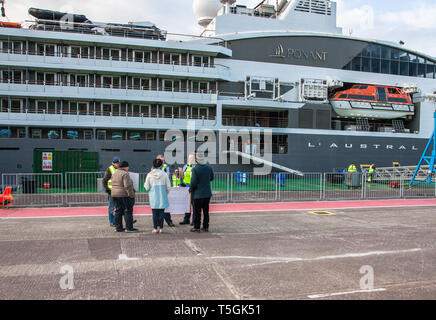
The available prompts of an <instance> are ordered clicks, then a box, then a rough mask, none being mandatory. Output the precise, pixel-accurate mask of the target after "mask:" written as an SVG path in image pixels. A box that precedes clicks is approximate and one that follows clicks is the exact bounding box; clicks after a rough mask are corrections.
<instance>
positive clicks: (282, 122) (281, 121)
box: [222, 115, 288, 128]
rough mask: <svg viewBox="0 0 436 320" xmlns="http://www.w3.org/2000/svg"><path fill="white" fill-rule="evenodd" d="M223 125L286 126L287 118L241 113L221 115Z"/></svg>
mask: <svg viewBox="0 0 436 320" xmlns="http://www.w3.org/2000/svg"><path fill="white" fill-rule="evenodd" d="M222 122H223V125H224V126H244V127H262V128H287V127H288V119H287V118H283V117H268V116H256V117H253V116H243V115H237V116H236V115H223V116H222Z"/></svg>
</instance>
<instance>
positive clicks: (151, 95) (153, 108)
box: [0, 0, 436, 173]
mask: <svg viewBox="0 0 436 320" xmlns="http://www.w3.org/2000/svg"><path fill="white" fill-rule="evenodd" d="M193 9H194V12H195V14H196V16H197V18H198V23H199V24H200V25H201V26H202V27H203V31H202V33H201V34H199V35H197V36H195V37H194V36H188V35H187V36H183V37H182V36H181V35H176V34H172V33H170V32H167V31H165V30H162V29H160V28H159V26H156V25H155V24H153V23H151V22H129V23H124V24H123V23H115V22H95V21H91V20H89V19H88V18H87V17H86V16H85V15H83V14H81V13H63V12H57V11H51V10H44V9H37V8H29V14H30V15H32V17H33V18H34V19H32V21H27V22H26V23H24V24H20V23H12V22H2V23H1V24H0V69H1V72H0V99H1V104H0V171H1V173H21V172H23V173H29V172H35V171H36V168H35V163H37V161H38V159H35V157H38V156H40V153H38V152H37V151H41V150H42V151H50V150H52V151H62V150H63V151H77V150H80V151H83V152H85V153H95V154H97V155H98V157H97V158H95V159H96V160H95V161H96V163H95V164H93V165H91V167H92V170H96V171H102V170H105V168H106V167H107V166H108V165H109V164H110V162H111V159H112V158H113V157H114V156H120V157H121V158H122V159H123V160H127V161H128V162H129V163H130V166H131V170H134V171H137V172H145V171H148V170H149V168H150V165H151V163H152V159H153V158H154V157H155V156H156V155H157V154H160V153H164V152H165V150H166V148H167V147H168V146H170V145H171V144H172V143H174V142H177V141H179V140H180V141H182V142H184V144H182V146H183V147H182V149H183V150H182V153H183V159H182V161H180V162H182V163H183V162H184V161H186V158H187V153H188V152H189V151H190V150H189V142H193V143H194V148H195V145H197V146H199V145H201V143H200V142H201V141H202V139H201V137H200V134H198V133H199V132H201V131H202V130H206V131H209V132H213V133H215V135H216V137H219V138H217V140H218V142H222V144H223V145H224V147H223V146H222V145H221V146H220V147H216V148H217V152H216V157H217V158H218V157H219V155H220V154H221V153H222V150H223V148H224V149H226V150H230V151H232V150H233V151H240V152H245V150H246V148H245V147H246V146H247V145H248V146H254V145H255V146H256V148H254V147H253V148H251V149H249V150H251V151H249V152H252V150H254V149H256V152H258V153H259V156H260V157H262V155H263V154H264V152H266V150H268V151H269V152H271V153H272V158H271V159H270V160H271V162H272V163H273V164H274V165H275V167H278V168H280V167H286V168H292V169H293V170H298V171H300V172H333V171H335V170H338V169H340V168H346V167H348V165H349V164H350V163H355V164H365V163H367V164H375V165H376V166H378V167H383V166H391V165H392V163H393V162H398V163H400V164H401V165H416V164H417V163H418V161H419V159H420V157H421V155H422V152H423V150H424V148H425V146H426V143H427V141H428V138H429V137H430V135H431V134H432V132H433V113H434V111H435V108H436V104H435V97H436V95H435V91H436V80H435V72H436V59H435V58H434V57H432V56H430V55H427V54H424V53H420V52H416V51H414V50H410V49H406V48H405V47H404V45H403V44H399V43H396V42H392V41H381V40H373V39H362V38H359V37H355V36H352V35H346V34H344V32H343V30H342V29H341V28H340V27H338V26H337V21H336V18H337V4H336V3H335V2H334V1H328V0H280V1H274V3H270V2H268V1H262V2H260V3H259V4H258V5H257V6H255V7H254V8H249V7H247V6H245V5H242V4H238V3H236V2H235V1H233V0H221V1H219V0H194V1H193ZM144 18H145V19H149V20H153V17H144ZM190 128H191V130H190ZM192 128H194V129H193V130H192ZM244 129H246V130H244ZM168 130H175V131H176V132H181V133H182V136H180V137H177V136H172V137H170V139H168V137H166V136H165V134H166V132H168ZM247 131H248V132H249V133H251V132H260V134H259V135H252V136H250V135H249V138H251V140H248V141H247V139H246V135H244V134H240V135H236V139H230V138H229V137H230V136H228V135H226V134H227V133H229V132H236V133H238V134H239V133H241V132H243V133H245V132H247ZM223 133H224V134H223ZM167 140H170V141H167ZM203 140H207V139H203ZM244 159H245V158H243V157H238V158H237V162H236V163H223V162H220V161H218V159H217V161H216V164H213V166H214V167H215V170H216V171H221V172H230V171H236V170H245V171H248V170H250V167H252V166H256V165H258V164H255V163H254V162H253V161H252V162H250V164H247V163H244ZM174 165H181V163H176V164H174ZM48 170H50V168H49V169H48ZM276 170H278V169H276Z"/></svg>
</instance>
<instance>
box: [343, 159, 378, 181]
mask: <svg viewBox="0 0 436 320" xmlns="http://www.w3.org/2000/svg"><path fill="white" fill-rule="evenodd" d="M347 172H348V173H354V172H358V170H357V167H356V165H355V164H354V163H352V164H350V165H349V166H348V169H347ZM374 176H375V164H371V165H369V168H368V177H367V181H368V182H372V181H373V179H374Z"/></svg>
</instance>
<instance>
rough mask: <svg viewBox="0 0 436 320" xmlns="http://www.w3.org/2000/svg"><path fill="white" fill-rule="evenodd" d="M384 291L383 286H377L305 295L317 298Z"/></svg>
mask: <svg viewBox="0 0 436 320" xmlns="http://www.w3.org/2000/svg"><path fill="white" fill-rule="evenodd" d="M380 291H386V289H385V288H377V289H367V290H354V291H344V292H333V293H323V294H311V295H308V296H307V297H308V298H310V299H318V298H327V297H333V296H342V295H346V294H355V293H371V292H380Z"/></svg>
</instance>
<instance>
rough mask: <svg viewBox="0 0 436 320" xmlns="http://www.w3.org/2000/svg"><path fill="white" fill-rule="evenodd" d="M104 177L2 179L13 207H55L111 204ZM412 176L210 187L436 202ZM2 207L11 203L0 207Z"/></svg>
mask: <svg viewBox="0 0 436 320" xmlns="http://www.w3.org/2000/svg"><path fill="white" fill-rule="evenodd" d="M103 175H104V173H103V172H67V173H64V174H62V173H38V174H36V173H29V174H24V173H14V174H11V173H7V174H2V177H1V187H2V192H3V190H5V188H6V187H8V186H9V187H11V189H12V196H13V198H14V201H13V203H12V204H10V205H9V207H56V206H82V205H107V203H108V198H107V194H106V193H105V191H104V188H103V185H102V178H103ZM146 175H147V173H141V174H139V188H138V190H137V192H136V201H135V202H136V204H138V205H147V204H148V203H149V198H148V193H147V192H146V191H145V189H144V182H145V178H146ZM411 178H412V176H408V175H406V176H401V177H397V178H395V177H393V178H389V177H386V176H385V175H377V174H375V175H369V174H368V173H363V174H361V173H345V174H344V173H337V172H335V173H333V172H332V173H306V174H305V175H304V176H303V177H300V176H296V175H294V174H290V173H270V174H268V175H259V176H256V175H254V174H253V173H244V172H234V173H226V172H218V173H215V178H214V180H213V181H212V183H211V188H212V193H213V196H212V199H211V202H212V203H230V202H278V201H319V200H364V199H404V198H430V197H431V198H432V197H436V185H428V184H416V185H414V186H413V187H412V188H409V185H408V183H409V181H410V180H411ZM0 204H2V205H3V207H4V205H5V204H6V203H0Z"/></svg>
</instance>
